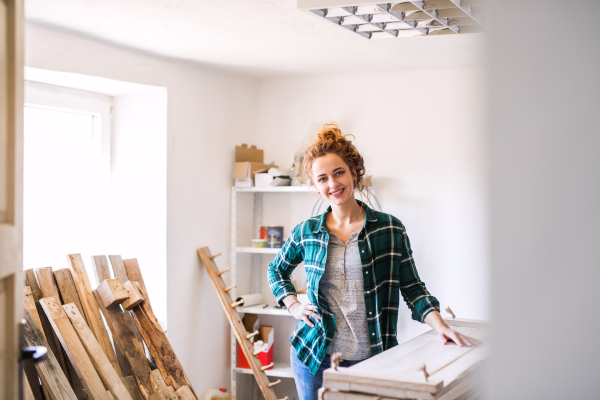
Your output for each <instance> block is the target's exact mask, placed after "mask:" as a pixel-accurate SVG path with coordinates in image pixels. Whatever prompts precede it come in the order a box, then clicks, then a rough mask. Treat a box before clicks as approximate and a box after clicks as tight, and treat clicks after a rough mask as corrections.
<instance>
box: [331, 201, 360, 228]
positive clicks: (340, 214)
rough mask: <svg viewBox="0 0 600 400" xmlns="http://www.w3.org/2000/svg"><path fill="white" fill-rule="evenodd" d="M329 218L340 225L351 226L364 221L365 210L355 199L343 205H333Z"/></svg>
mask: <svg viewBox="0 0 600 400" xmlns="http://www.w3.org/2000/svg"><path fill="white" fill-rule="evenodd" d="M329 218H331V219H332V220H333V222H334V223H335V224H336V225H338V226H340V225H342V226H343V225H351V224H353V223H356V222H359V221H362V220H363V219H364V210H363V209H362V207H361V206H359V205H358V203H357V202H356V200H354V199H353V198H352V199H350V200H348V201H347V202H346V203H344V204H341V205H339V206H338V205H333V204H332V205H331V213H330V216H329Z"/></svg>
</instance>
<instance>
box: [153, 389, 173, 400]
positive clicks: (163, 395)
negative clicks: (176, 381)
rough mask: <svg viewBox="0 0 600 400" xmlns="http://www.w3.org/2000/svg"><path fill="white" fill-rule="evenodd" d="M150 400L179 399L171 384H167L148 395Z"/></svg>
mask: <svg viewBox="0 0 600 400" xmlns="http://www.w3.org/2000/svg"><path fill="white" fill-rule="evenodd" d="M150 400H179V397H178V396H177V393H175V389H173V387H172V386H167V387H165V388H162V389H159V390H158V391H157V392H156V393H154V394H153V395H152V396H150Z"/></svg>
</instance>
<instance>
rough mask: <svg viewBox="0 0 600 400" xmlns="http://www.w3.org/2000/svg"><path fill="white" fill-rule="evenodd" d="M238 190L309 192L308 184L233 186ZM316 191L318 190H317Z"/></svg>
mask: <svg viewBox="0 0 600 400" xmlns="http://www.w3.org/2000/svg"><path fill="white" fill-rule="evenodd" d="M233 190H235V191H236V192H261V193H262V192H265V193H308V192H309V191H310V189H309V187H308V186H262V187H256V186H253V187H235V186H234V187H233ZM315 191H316V190H315Z"/></svg>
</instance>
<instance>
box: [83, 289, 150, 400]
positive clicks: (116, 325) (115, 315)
mask: <svg viewBox="0 0 600 400" xmlns="http://www.w3.org/2000/svg"><path fill="white" fill-rule="evenodd" d="M93 294H94V297H95V298H96V304H98V306H99V307H100V309H101V310H102V314H103V315H104V319H105V320H106V323H107V324H108V326H109V327H110V330H111V332H112V334H113V339H114V340H115V342H116V343H117V346H118V347H119V348H120V349H121V350H122V353H121V354H122V355H123V356H124V358H125V360H126V362H127V363H128V366H129V370H130V371H131V373H132V375H133V377H134V379H135V381H136V383H137V385H138V387H139V388H140V392H141V393H142V396H143V397H144V399H146V400H147V399H149V398H150V395H152V394H154V389H153V387H152V381H151V379H150V365H149V364H148V360H147V359H146V357H145V356H144V348H143V347H142V344H141V343H140V342H139V341H138V340H137V338H136V337H135V334H134V333H133V330H132V329H131V327H130V326H129V323H128V322H127V320H126V318H125V314H124V313H123V311H122V310H121V308H120V307H119V306H118V305H117V306H113V307H108V308H107V307H104V305H103V304H102V300H100V297H99V296H98V293H97V292H96V291H95V290H94V291H93Z"/></svg>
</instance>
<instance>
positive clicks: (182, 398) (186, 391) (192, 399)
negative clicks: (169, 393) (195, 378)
mask: <svg viewBox="0 0 600 400" xmlns="http://www.w3.org/2000/svg"><path fill="white" fill-rule="evenodd" d="M175 393H176V394H177V397H179V400H197V399H196V396H194V393H192V391H191V389H190V388H189V387H188V386H182V387H180V388H179V389H177V390H176V391H175Z"/></svg>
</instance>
